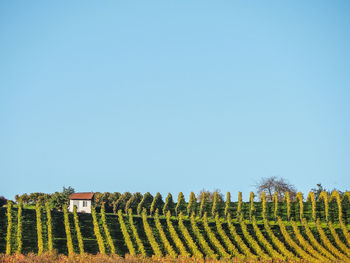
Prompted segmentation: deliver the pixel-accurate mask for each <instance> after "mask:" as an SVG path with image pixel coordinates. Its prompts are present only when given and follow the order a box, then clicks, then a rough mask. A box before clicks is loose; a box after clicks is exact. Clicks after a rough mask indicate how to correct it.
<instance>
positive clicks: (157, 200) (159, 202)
mask: <svg viewBox="0 0 350 263" xmlns="http://www.w3.org/2000/svg"><path fill="white" fill-rule="evenodd" d="M163 206H164V202H163V199H162V195H161V194H160V193H157V194H156V196H155V197H154V199H153V202H152V204H151V209H150V213H151V215H154V213H155V212H156V210H157V209H158V210H161V209H162V208H163Z"/></svg>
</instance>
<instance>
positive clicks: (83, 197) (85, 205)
mask: <svg viewBox="0 0 350 263" xmlns="http://www.w3.org/2000/svg"><path fill="white" fill-rule="evenodd" d="M93 198H94V193H74V194H71V196H70V197H69V199H70V200H69V207H68V211H69V212H73V207H74V206H76V207H77V212H79V213H91V206H92V205H93V200H94V199H93Z"/></svg>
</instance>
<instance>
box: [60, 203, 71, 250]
mask: <svg viewBox="0 0 350 263" xmlns="http://www.w3.org/2000/svg"><path fill="white" fill-rule="evenodd" d="M63 217H64V227H65V230H66V237H67V248H68V255H73V254H74V247H73V241H72V234H71V232H70V224H69V217H68V212H67V206H66V205H64V206H63Z"/></svg>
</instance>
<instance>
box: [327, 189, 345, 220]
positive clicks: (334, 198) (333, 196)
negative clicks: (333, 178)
mask: <svg viewBox="0 0 350 263" xmlns="http://www.w3.org/2000/svg"><path fill="white" fill-rule="evenodd" d="M331 201H336V202H337V207H338V220H339V222H342V221H343V213H342V207H341V197H340V194H339V192H338V191H337V190H334V191H333V192H332V194H331V197H330V199H329V202H331Z"/></svg>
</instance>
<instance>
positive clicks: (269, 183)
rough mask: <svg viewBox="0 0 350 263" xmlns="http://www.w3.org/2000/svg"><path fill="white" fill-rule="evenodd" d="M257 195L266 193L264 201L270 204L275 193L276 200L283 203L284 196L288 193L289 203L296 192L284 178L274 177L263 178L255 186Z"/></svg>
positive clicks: (293, 198)
mask: <svg viewBox="0 0 350 263" xmlns="http://www.w3.org/2000/svg"><path fill="white" fill-rule="evenodd" d="M256 189H257V195H259V196H260V195H261V193H262V192H265V193H266V201H269V202H271V201H272V197H273V194H274V193H275V192H276V193H277V195H278V200H280V201H281V202H282V201H283V197H284V194H285V193H286V192H289V196H290V199H291V201H294V200H295V197H296V195H297V190H296V188H295V186H294V185H292V184H290V183H289V182H287V180H286V179H284V178H277V177H276V176H271V177H264V178H262V179H261V180H260V182H259V183H257V184H256Z"/></svg>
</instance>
